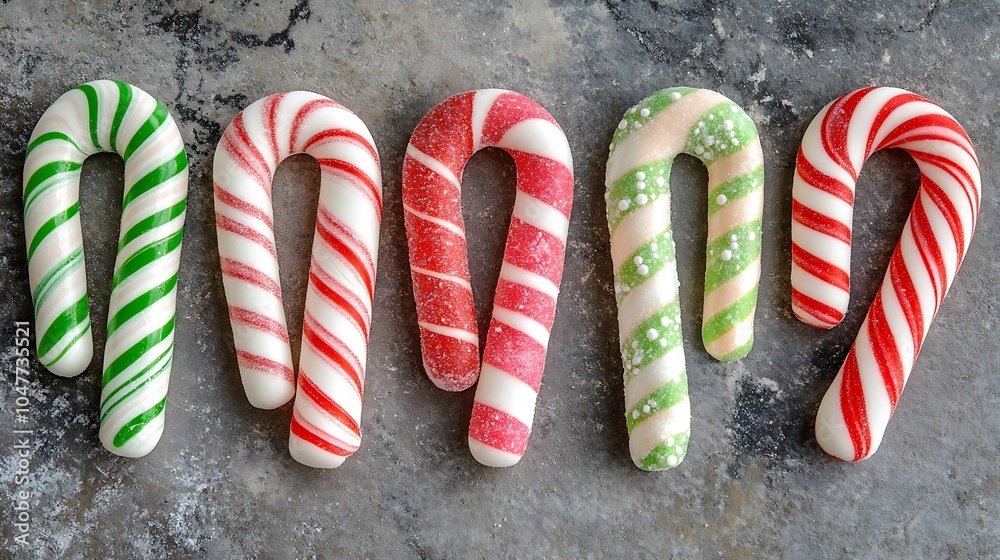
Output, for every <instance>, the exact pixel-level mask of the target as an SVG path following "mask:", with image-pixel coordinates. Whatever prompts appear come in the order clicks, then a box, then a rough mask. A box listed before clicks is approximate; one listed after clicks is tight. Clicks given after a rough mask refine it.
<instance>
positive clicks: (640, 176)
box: [635, 171, 646, 181]
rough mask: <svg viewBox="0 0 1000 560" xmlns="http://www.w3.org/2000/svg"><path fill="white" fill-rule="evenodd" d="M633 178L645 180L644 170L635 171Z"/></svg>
mask: <svg viewBox="0 0 1000 560" xmlns="http://www.w3.org/2000/svg"><path fill="white" fill-rule="evenodd" d="M635 178H636V179H638V180H640V181H643V180H645V179H646V172H645V171H636V173H635Z"/></svg>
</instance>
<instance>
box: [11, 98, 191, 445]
mask: <svg viewBox="0 0 1000 560" xmlns="http://www.w3.org/2000/svg"><path fill="white" fill-rule="evenodd" d="M98 152H116V153H118V154H119V155H120V156H121V157H122V159H124V160H125V193H124V200H123V202H122V217H121V231H120V233H119V238H118V257H117V259H116V260H115V274H114V279H113V281H112V287H111V300H110V303H109V304H108V339H107V345H106V346H105V351H104V376H103V380H102V390H101V430H100V434H101V442H102V443H103V444H104V447H106V448H107V449H108V450H109V451H111V452H112V453H115V454H117V455H122V456H125V457H141V456H143V455H146V454H147V453H149V452H150V451H152V450H153V447H155V446H156V443H157V442H158V441H159V440H160V435H161V434H162V433H163V408H164V405H165V403H166V398H167V385H168V382H169V379H170V367H171V363H172V356H173V347H174V345H173V342H174V310H175V307H176V300H177V269H178V266H179V264H180V252H181V236H182V234H183V230H184V211H185V206H186V203H187V180H188V166H187V155H186V154H185V152H184V142H183V141H182V140H181V135H180V132H179V131H178V130H177V126H176V125H175V124H174V121H173V119H172V118H171V117H170V114H169V113H167V110H166V109H165V108H164V107H163V105H161V104H160V102H159V101H157V100H156V99H154V98H153V97H152V96H150V95H149V94H147V93H146V92H144V91H142V90H141V89H139V88H137V87H135V86H133V85H130V84H126V83H122V82H114V81H109V80H99V81H95V82H89V83H86V84H83V85H81V86H78V87H76V88H74V89H73V90H71V91H69V92H67V93H65V94H63V95H62V96H61V97H60V98H59V99H57V100H56V102H55V103H53V104H52V105H51V106H50V107H49V108H48V110H46V111H45V113H44V114H43V115H42V118H41V119H40V120H39V121H38V124H37V125H36V126H35V130H34V132H33V133H32V134H31V139H30V141H29V143H28V151H27V156H26V157H25V162H24V233H25V238H26V240H27V247H28V278H29V281H30V284H31V295H32V298H33V299H34V305H35V323H36V327H37V330H38V333H40V336H39V337H38V341H37V342H38V359H39V361H41V362H42V363H43V364H44V365H45V367H47V368H48V369H49V371H51V372H52V373H55V374H56V375H61V376H64V377H73V376H75V375H78V374H80V373H81V372H82V371H83V370H84V369H86V367H87V366H88V365H89V364H90V360H91V358H92V357H93V352H94V349H93V335H92V333H91V330H90V310H89V305H88V303H87V278H86V271H85V270H84V264H83V260H84V259H83V233H82V231H81V229H80V214H79V209H80V170H81V168H82V166H83V161H84V160H85V159H86V158H87V157H88V156H90V155H93V154H96V153H98Z"/></svg>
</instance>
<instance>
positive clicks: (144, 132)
mask: <svg viewBox="0 0 1000 560" xmlns="http://www.w3.org/2000/svg"><path fill="white" fill-rule="evenodd" d="M169 118H170V114H169V113H167V108H166V107H164V106H163V104H162V103H160V102H159V101H157V102H156V108H155V109H153V113H152V114H151V115H149V118H147V119H146V122H144V123H142V126H140V127H139V130H137V131H136V133H135V136H133V137H132V139H131V140H129V142H128V146H127V147H126V148H125V153H123V154H122V158H123V159H124V160H125V163H128V160H129V158H131V157H132V154H134V153H135V151H136V150H138V149H139V147H140V146H142V145H143V144H145V143H146V140H149V137H150V136H152V135H153V133H154V132H156V130H157V129H158V128H160V125H162V124H163V123H164V122H166V121H167V119H169ZM182 153H183V150H182Z"/></svg>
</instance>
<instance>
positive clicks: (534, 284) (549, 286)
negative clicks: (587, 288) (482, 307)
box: [470, 261, 559, 299]
mask: <svg viewBox="0 0 1000 560" xmlns="http://www.w3.org/2000/svg"><path fill="white" fill-rule="evenodd" d="M500 279H501V280H507V281H508V282H513V283H515V284H521V285H522V286H527V287H529V288H532V289H534V290H538V291H539V292H542V293H543V294H545V295H547V296H549V297H551V298H552V299H556V297H558V296H559V286H556V285H555V283H554V282H552V280H549V279H548V278H546V277H544V276H542V275H541V274H535V273H534V272H531V271H530V270H525V269H523V268H521V267H519V266H514V265H512V264H510V263H509V262H507V261H503V264H502V265H500ZM470 289H471V288H470Z"/></svg>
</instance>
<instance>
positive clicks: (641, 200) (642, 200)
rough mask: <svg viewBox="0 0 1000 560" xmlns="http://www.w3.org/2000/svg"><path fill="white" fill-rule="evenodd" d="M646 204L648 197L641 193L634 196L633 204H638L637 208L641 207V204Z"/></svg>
mask: <svg viewBox="0 0 1000 560" xmlns="http://www.w3.org/2000/svg"><path fill="white" fill-rule="evenodd" d="M647 202H649V197H648V196H646V195H644V194H642V193H639V194H638V195H636V197H635V203H636V204H638V205H639V206H642V205H643V204H646V203H647Z"/></svg>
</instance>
